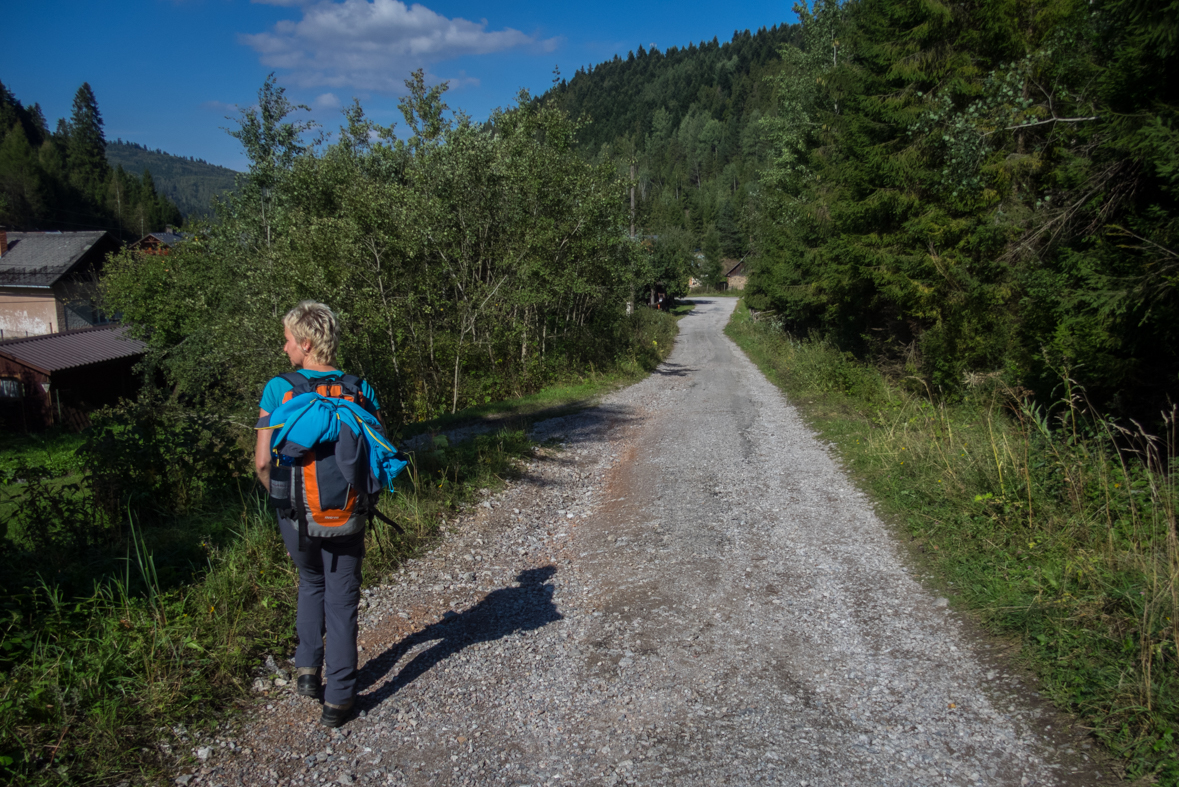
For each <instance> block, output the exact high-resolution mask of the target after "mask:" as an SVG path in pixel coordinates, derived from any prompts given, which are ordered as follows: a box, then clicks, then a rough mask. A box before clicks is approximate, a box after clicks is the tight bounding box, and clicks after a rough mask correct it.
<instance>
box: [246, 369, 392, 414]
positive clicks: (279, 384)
mask: <svg viewBox="0 0 1179 787" xmlns="http://www.w3.org/2000/svg"><path fill="white" fill-rule="evenodd" d="M295 371H297V372H298V373H299V374H301V375H303V376H304V377H306V378H307V379H308V380H318V379H319V378H321V377H330V376H331V375H333V374H343V372H340V371H333V372H313V371H310V370H308V369H296V370H295ZM289 390H291V384H290V383H288V382H287V381H286V380H284V379H282V378H281V377H272V378H270V382H268V383H266V387H265V388H264V389H263V390H262V402H261V404H259V405H258V406H259V407H261V408H262V409H263V410H265V411H266V412H268V413H273V412H274V408H276V407H278V406H279V405H280V404H282V398H283V396H285V395H286V393H287V391H289ZM360 392H361V393H362V394H364V396H365V398H366V399H368V401H369V405H370V407H369V409H370V410H371V411H372V412H374V413H375V412H376V411H377V410H380V409H381V404H380V402H378V401H377V392H376V391H374V390H373V389H372V386H370V385H369V384H368V381H367V380H361V381H360Z"/></svg>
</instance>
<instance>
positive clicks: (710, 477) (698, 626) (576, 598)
mask: <svg viewBox="0 0 1179 787" xmlns="http://www.w3.org/2000/svg"><path fill="white" fill-rule="evenodd" d="M734 305H735V300H734V299H728V298H718V299H713V300H701V301H698V306H697V309H696V311H694V312H693V313H692V314H691V315H689V316H688V317H686V318H685V319H684V320H683V321H682V322H681V324H680V325H681V332H680V337H679V340H678V342H677V345H676V349H675V351H674V352H673V353H672V355H671V357H670V358H669V360H668V361H667V363H665V364H664V365H663V366H662V367H660V368H659V370H658V371H657V372H656V373H655V374H653V375H652V376H651V377H650V378H648V379H647V380H645V381H643V382H642V383H639V384H637V385H634V386H632V387H630V388H628V389H626V390H623V391H620V392H618V393H616V394H614V395H612V396H610V397H609V398H608V399H607V400H605V401H604V402H603V403H602V404H601V405H600V406H598V407H596V408H593V409H591V410H587V411H585V412H583V413H580V414H578V415H575V416H570V417H566V418H560V419H554V420H550V421H546V422H544V423H542V424H539V425H538V426H537V427H536V429H535V431H536V436H537V437H539V438H541V439H549V440H551V441H552V442H551V443H550V446H551V447H549V448H545V449H542V450H539V451H538V452H537V455H536V457H535V459H534V460H533V461H532V462H531V463H530V464H529V466H528V468H527V472H526V475H525V477H524V478H523V479H520V480H518V481H515V482H513V483H512V484H511V485H510V486H509V487H508V488H507V489H506V490H504V491H502V492H500V493H498V494H496V495H494V496H492V495H488V496H487V497H485V499H484V501H483V503H482V504H481V505H480V506H478V507H477V508H476V509H475V511H474V512H473V513H470V514H466V515H463V516H461V517H459V518H458V519H456V520H455V521H452V522H450V523H448V524H447V526H446V533H445V535H444V537H443V539H442V542H441V543H440V545H439V546H438V548H437V549H436V550H434V551H433V552H432V553H431V554H430V555H428V556H426V557H424V558H422V559H420V560H416V561H413V562H411V563H409V564H407V565H406V566H405V567H404V568H403V570H402V571H401V572H400V574H399V576H398V577H396V581H395V582H393V583H391V584H389V585H386V586H382V587H379V588H374V589H372V590H371V591H366V598H365V601H364V603H363V604H362V613H361V614H362V619H361V642H362V645H363V652H362V653H361V658H362V662H363V667H362V678H361V687H362V690H361V694H360V698H359V703H360V708H361V709H362V715H361V716H360V717H359V718H357V719H355V720H353V721H352V722H351V723H349V724H348V725H347V726H345V727H344V728H342V729H341V730H338V731H333V732H328V731H326V730H324V729H322V728H321V727H320V726H319V725H318V723H317V719H318V714H319V706H318V704H317V703H315V702H314V701H312V700H308V699H304V698H300V697H297V696H295V695H294V694H293V692H292V691H291V689H292V688H293V687H292V686H291V685H289V684H287V685H275V684H274V683H271V679H273V678H274V677H275V676H276V675H277V676H279V683H280V684H281V683H282V676H283V675H284V674H285V673H284V672H283V671H282V670H284V669H289V668H290V664H289V663H281V662H274V661H272V662H271V665H270V670H269V672H270V674H269V675H268V676H267V677H265V678H260V679H259V681H258V683H257V684H256V688H257V689H258V691H259V692H260V694H262V695H263V696H260V699H259V704H258V709H257V712H255V713H253V714H251V716H250V720H249V721H248V722H247V723H246V724H245V725H244V726H243V727H240V728H239V729H237V730H236V731H234V732H232V733H229V732H226V733H225V734H223V735H222V736H221V737H217V738H213V739H210V740H204V741H201V742H200V743H197V742H195V741H192V742H190V745H192V746H193V747H194V748H193V754H194V756H195V757H196V758H197V759H195V760H194V761H191V764H190V765H189V766H188V767H186V768H184V769H183V770H182V772H181V773H180V775H179V778H178V779H177V782H178V783H181V784H188V785H197V784H200V785H255V784H272V785H273V784H284V785H288V784H289V785H304V784H307V785H310V784H330V783H332V782H335V783H338V784H354V783H358V784H374V785H375V784H413V785H419V784H421V785H425V784H431V785H442V784H448V785H449V784H490V785H495V784H508V785H541V784H592V785H617V784H623V783H625V784H641V785H647V784H669V785H681V784H691V785H711V784H752V783H757V782H764V783H768V784H790V785H861V784H872V785H910V784H912V785H926V784H930V785H933V784H953V785H978V784H1001V785H1032V784H1034V785H1064V784H1094V783H1100V782H1109V781H1114V779H1113V778H1112V776H1110V775H1108V774H1103V773H1101V772H1100V771H1101V768H1100V766H1099V765H1098V764H1097V763H1096V762H1095V761H1094V760H1092V759H1090V754H1091V752H1089V751H1088V747H1089V744H1088V743H1087V742H1086V741H1085V739H1084V738H1081V737H1078V735H1077V734H1076V733H1075V732H1073V731H1072V730H1071V729H1070V728H1069V727H1068V725H1067V723H1062V719H1061V718H1060V717H1059V716H1058V715H1057V714H1055V712H1054V711H1053V710H1052V709H1051V708H1050V707H1049V706H1048V705H1047V704H1046V703H1044V702H1043V701H1042V700H1040V699H1039V698H1038V696H1037V695H1036V692H1035V690H1034V686H1033V685H1031V683H1030V681H1029V680H1028V679H1027V678H1026V676H1024V675H1022V674H1020V673H1019V672H1018V671H1016V670H1015V669H1014V668H1012V667H1011V666H1010V664H1009V663H1007V662H1006V661H1005V660H1004V659H1003V658H1002V657H1000V656H999V655H998V651H999V650H1000V649H1001V648H1000V647H999V646H998V645H997V644H996V643H994V642H992V641H989V640H987V639H986V638H984V637H980V636H978V635H977V634H975V633H973V632H972V629H971V627H970V624H969V622H968V621H964V620H962V619H961V618H960V617H959V616H958V615H957V614H956V613H955V612H953V611H952V609H951V608H950V607H949V606H948V605H947V603H946V600H945V599H943V598H939V597H938V596H937V594H936V593H934V592H931V591H930V590H928V589H926V588H925V587H923V585H922V584H921V582H920V581H919V576H917V575H918V574H919V573H920V570H919V568H917V564H916V563H914V561H913V560H912V559H911V558H910V557H909V555H908V553H907V552H906V551H905V548H904V547H903V546H902V545H901V542H900V540H899V539H898V537H897V536H896V535H895V534H894V532H893V531H891V530H890V529H889V528H888V527H887V526H885V525H884V524H883V523H882V522H881V521H880V520H879V519H878V518H877V517H876V516H875V514H874V513H873V511H872V507H871V505H870V503H869V501H868V500H867V499H866V498H865V497H864V496H863V495H862V494H861V493H860V492H858V491H857V490H856V488H855V487H854V485H853V484H852V483H851V481H849V479H848V478H847V476H846V475H845V474H844V473H843V471H842V470H841V469H840V467H839V465H838V463H837V461H836V460H835V459H834V458H833V455H832V454H831V453H829V452H828V450H827V449H826V448H825V447H824V445H823V444H822V443H821V442H820V441H818V440H817V439H816V437H815V436H814V434H813V433H812V432H811V431H810V430H809V429H808V428H807V427H806V426H805V425H804V424H803V422H802V421H801V419H800V418H799V416H798V415H797V413H796V412H795V411H794V409H793V408H792V407H791V406H790V404H789V403H788V402H787V401H786V399H785V398H784V397H783V396H782V394H781V393H780V392H779V391H778V390H777V389H776V388H775V387H774V386H772V385H771V384H770V383H769V382H768V381H767V380H766V379H765V378H764V377H763V376H762V375H761V374H760V372H758V371H757V369H756V368H755V367H754V366H753V364H752V363H750V362H749V361H748V359H746V358H745V356H744V355H742V353H741V352H740V351H739V350H738V349H737V348H736V347H735V345H733V344H732V343H731V342H730V341H729V340H728V339H727V338H726V337H725V336H724V335H723V333H722V332H721V331H722V328H723V326H724V324H725V322H726V321H727V320H728V317H729V315H730V314H731V312H732V310H733V307H734Z"/></svg>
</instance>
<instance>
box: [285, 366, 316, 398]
mask: <svg viewBox="0 0 1179 787" xmlns="http://www.w3.org/2000/svg"><path fill="white" fill-rule="evenodd" d="M279 377H281V378H282V379H284V380H286V381H287V382H288V383H290V384H291V398H292V399H293V398H294V397H296V396H298V395H299V394H305V393H307V392H308V391H310V390H312V387H311V380H309V379H307V378H306V377H304V376H303V375H301V374H299V373H298V372H283V373H282V374H280V375H279Z"/></svg>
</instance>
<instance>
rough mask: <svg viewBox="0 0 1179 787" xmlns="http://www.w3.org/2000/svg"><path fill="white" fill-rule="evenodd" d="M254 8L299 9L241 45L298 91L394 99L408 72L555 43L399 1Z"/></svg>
mask: <svg viewBox="0 0 1179 787" xmlns="http://www.w3.org/2000/svg"><path fill="white" fill-rule="evenodd" d="M255 1H256V2H265V3H267V4H270V5H284V6H299V7H300V8H301V10H302V19H300V20H298V21H291V20H284V21H282V22H279V23H277V24H276V25H275V26H274V28H273V29H272V30H270V31H269V32H266V33H257V34H254V35H242V36H241V40H242V41H243V42H244V43H245V44H247V45H249V46H250V47H252V48H253V49H254V50H255V51H256V52H257V53H258V54H259V56H260V59H261V61H262V63H263V64H264V65H266V66H268V67H270V68H276V69H284V70H288V71H290V72H291V73H292V75H293V77H294V80H295V81H296V82H297V83H298V84H299V85H301V86H303V87H330V88H347V89H353V90H375V91H381V92H400V91H401V89H402V85H403V82H404V80H405V79H406V77H408V76H409V73H410V72H411V71H413V70H414V69H415V68H421V67H423V66H425V65H427V64H429V63H434V62H439V61H443V60H449V59H451V58H455V57H461V56H464V55H486V54H491V53H494V52H502V51H504V50H507V49H513V48H517V47H520V48H534V49H540V50H543V51H552V49H553V48H555V47H556V44H557V39H548V40H539V39H537V38H536V37H535V36H529V35H526V34H524V33H522V32H520V31H519V30H515V29H513V28H510V27H508V28H504V29H503V30H488V29H487V26H488V22H487V20H486V19H483V20H480V21H479V22H471V21H469V20H466V19H462V18H458V17H456V18H454V19H448V18H446V17H444V16H442V15H440V14H437V13H435V12H433V11H431V10H430V9H429V8H426V7H425V6H423V5H419V4H416V3H415V4H414V5H406V4H405V3H403V2H400V0H343V2H334V1H333V0H318V2H315V1H314V0H312V1H311V2H300V0H255Z"/></svg>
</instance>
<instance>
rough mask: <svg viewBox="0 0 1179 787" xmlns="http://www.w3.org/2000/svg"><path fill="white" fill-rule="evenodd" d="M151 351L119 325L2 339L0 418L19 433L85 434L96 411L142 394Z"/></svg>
mask: <svg viewBox="0 0 1179 787" xmlns="http://www.w3.org/2000/svg"><path fill="white" fill-rule="evenodd" d="M146 347H147V345H145V344H144V343H143V342H141V341H138V340H137V339H132V338H130V337H129V336H127V328H126V327H124V326H117V325H105V326H101V327H97V328H82V329H80V330H71V331H64V332H61V333H52V334H44V335H41V336H30V337H28V338H21V339H6V340H4V341H0V418H3V420H4V421H5V422H7V424H8V426H9V428H11V429H13V430H15V431H36V430H40V429H44V428H46V427H48V426H52V425H53V424H63V425H65V426H67V427H69V428H71V429H75V430H80V429H82V428H84V427H85V426H87V425H88V424H89V422H90V421H89V417H88V415H87V414H88V413H89V412H90V411H91V410H93V409H94V408H96V407H101V406H102V405H106V404H114V403H115V402H117V401H118V400H119V399H120V398H121V397H132V396H134V395H135V394H136V392H137V391H138V390H139V382H140V381H139V378H138V377H137V376H136V375H135V374H134V373H133V368H132V367H134V365H135V363H136V362H137V361H138V360H139V359H140V358H141V357H142V356H143V353H144V350H145V349H146Z"/></svg>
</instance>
